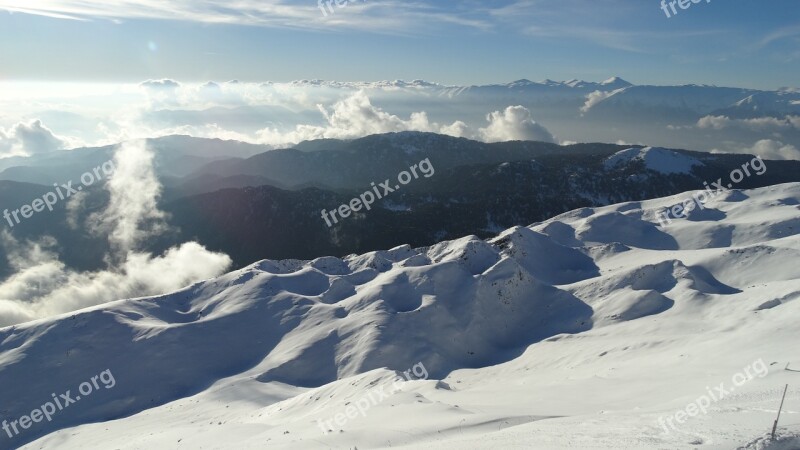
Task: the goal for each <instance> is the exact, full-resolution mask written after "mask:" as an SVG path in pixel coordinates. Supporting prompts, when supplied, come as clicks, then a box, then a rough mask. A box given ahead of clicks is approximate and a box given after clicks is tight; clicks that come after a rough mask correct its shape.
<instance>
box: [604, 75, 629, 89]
mask: <svg viewBox="0 0 800 450" xmlns="http://www.w3.org/2000/svg"><path fill="white" fill-rule="evenodd" d="M600 85H601V86H606V87H610V88H613V89H619V88H621V87H628V86H633V84H631V83H629V82H627V81H625V80H623V79H622V78H620V77H611V78H609V79H607V80H605V81H603V82H601V83H600Z"/></svg>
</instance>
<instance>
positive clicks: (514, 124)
mask: <svg viewBox="0 0 800 450" xmlns="http://www.w3.org/2000/svg"><path fill="white" fill-rule="evenodd" d="M486 120H488V121H489V126H488V127H486V128H481V129H479V130H478V134H479V136H480V138H481V139H482V140H483V141H484V142H503V141H542V142H555V141H556V140H555V138H554V137H553V135H552V134H550V132H549V131H547V128H545V127H543V126H542V125H540V124H538V123H536V121H534V120H533V117H531V112H530V110H528V108H525V107H524V106H509V107H508V108H506V109H505V111H503V112H500V111H495V112H493V113H491V114H489V115H487V116H486Z"/></svg>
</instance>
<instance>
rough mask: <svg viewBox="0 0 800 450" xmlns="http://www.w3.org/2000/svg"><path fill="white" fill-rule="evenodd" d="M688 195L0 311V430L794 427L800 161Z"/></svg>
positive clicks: (514, 437)
mask: <svg viewBox="0 0 800 450" xmlns="http://www.w3.org/2000/svg"><path fill="white" fill-rule="evenodd" d="M696 194H698V192H684V193H681V194H679V195H675V196H671V197H667V198H660V199H654V200H648V201H635V202H625V203H621V204H615V205H609V206H605V207H597V208H580V209H577V210H574V211H570V212H567V213H565V214H561V215H559V216H557V217H554V218H551V219H548V220H545V221H542V222H540V223H537V224H534V225H532V226H530V227H512V228H510V229H508V230H505V231H503V232H501V233H499V234H498V235H496V236H495V237H493V238H491V239H489V240H482V239H479V238H477V237H475V236H467V237H463V238H460V239H456V240H451V241H446V242H440V243H438V244H436V245H432V246H429V247H423V248H412V247H411V246H408V245H405V246H399V247H396V248H393V249H391V250H385V251H372V252H368V253H364V254H361V255H350V256H347V257H344V258H335V257H322V258H317V259H314V260H313V261H298V260H285V261H273V260H265V261H261V262H258V263H256V264H253V265H250V266H248V267H246V268H244V269H242V270H238V271H235V272H232V273H230V274H227V275H224V276H222V277H219V278H217V279H212V280H207V281H204V282H200V283H197V284H195V285H193V286H189V287H187V288H185V289H183V290H180V291H178V292H174V293H171V294H167V295H163V296H159V297H153V298H141V299H132V300H123V301H119V302H115V303H110V304H107V305H103V306H99V307H95V308H90V309H87V310H83V311H79V312H76V313H74V314H68V315H64V316H59V317H54V318H50V319H45V320H40V321H37V322H32V323H28V324H23V325H18V326H13V327H8V328H4V329H0V385H2V386H21V385H24V386H25V389H3V390H0V405H2V408H3V409H2V411H3V417H4V418H11V420H13V419H14V418H18V417H21V416H23V415H25V414H29V413H31V410H32V409H33V408H37V407H38V406H39V405H42V404H43V403H45V402H49V401H51V400H52V398H55V397H56V395H57V394H59V393H63V392H67V391H68V390H69V391H70V392H68V395H71V396H72V397H73V399H74V400H75V402H74V403H71V404H69V405H68V407H67V408H64V409H63V410H58V411H56V412H54V413H53V414H52V415H51V417H50V419H52V420H51V421H47V420H39V421H36V422H34V423H29V424H28V425H29V427H26V429H24V430H22V432H21V433H19V434H18V435H13V436H11V437H9V436H7V435H5V434H0V446H2V448H10V447H16V446H20V445H23V444H26V443H29V445H28V447H27V448H43V447H48V448H49V447H53V446H57V447H58V448H63V449H71V448H82V449H83V448H97V447H98V446H101V445H102V446H103V447H104V448H120V449H125V448H129V449H133V448H176V447H177V448H182V447H186V448H200V447H210V448H222V447H225V448H231V447H235V448H242V449H250V448H252V449H256V448H265V447H269V448H300V447H302V448H310V449H314V448H320V449H322V448H331V447H341V448H345V447H352V446H353V445H357V446H359V447H361V448H388V447H402V446H410V447H413V448H423V447H424V448H468V449H470V448H490V447H497V448H513V447H515V446H516V447H519V446H523V447H526V448H530V447H534V448H590V447H591V448H597V449H618V448H620V446H624V447H626V448H680V449H683V448H687V449H688V448H697V447H698V446H702V448H708V449H729V448H735V447H740V448H747V449H756V448H769V449H777V448H797V446H798V445H800V428H799V427H798V426H797V424H796V423H795V421H793V420H792V419H791V417H792V414H793V413H792V411H794V407H793V406H791V405H795V404H796V402H797V401H798V400H800V390H798V389H797V387H792V388H791V389H790V391H789V395H788V397H787V402H786V407H787V411H785V412H786V415H785V416H784V418H782V421H781V429H780V431H779V436H780V441H779V442H772V443H770V442H769V439H768V438H764V437H763V436H764V434H765V433H767V432H768V431H769V428H770V425H771V423H772V420H773V419H774V416H775V409H776V406H777V404H778V402H779V400H780V394H781V393H782V390H783V386H784V384H786V383H792V384H793V383H794V381H795V380H796V377H795V374H794V373H792V372H791V371H788V370H785V368H790V367H791V368H798V367H800V360H799V359H798V358H797V354H796V352H795V349H794V348H793V347H792V346H791V345H788V344H789V343H791V342H794V341H796V339H797V337H798V336H800V325H798V322H797V320H796V317H797V314H800V281H798V280H800V267H799V266H798V265H797V264H795V262H796V261H797V260H798V258H800V235H798V230H800V183H791V184H782V185H776V186H770V187H765V188H761V189H755V190H743V191H740V190H733V191H729V192H727V193H725V194H724V195H719V196H717V197H715V198H714V199H712V200H710V201H709V202H708V203H707V204H706V205H705V210H699V209H698V210H696V213H692V214H691V215H690V216H689V217H688V218H686V219H683V220H676V221H675V222H674V223H672V224H670V225H668V226H662V225H661V224H660V222H659V220H658V219H657V217H656V216H657V214H658V212H659V211H662V210H663V209H665V208H670V207H671V206H673V205H675V204H676V203H680V202H682V201H683V200H684V199H687V198H691V197H692V196H693V195H696ZM709 211H710V212H713V214H709V213H708V212H709ZM265 237H266V238H269V236H268V235H267V236H265ZM56 368H57V370H58V373H59V376H58V377H57V378H54V377H53V376H52V371H53V370H56ZM98 380H100V381H101V382H100V383H98ZM393 380H394V383H393V382H392V381H393ZM399 380H403V381H399ZM92 382H94V384H95V386H94V387H93V386H92ZM712 386H713V387H715V389H716V387H721V388H722V390H723V391H724V394H719V395H717V396H715V397H714V400H713V401H712V400H711V399H710V398H708V395H709V394H710V393H712V391H711V387H712ZM51 393H52V395H51ZM81 394H82V395H81ZM704 396H705V398H706V399H707V400H708V402H707V403H706V402H703V403H700V400H699V398H702V397H704ZM719 396H721V398H718V397H719ZM78 397H80V399H79V400H78ZM695 402H697V403H695ZM698 404H701V405H703V406H702V411H703V413H700V411H699V408H698V407H697V405H698ZM687 405H695V407H694V412H693V413H690V414H686V413H685V411H690V407H689V406H687ZM54 408H55V407H54ZM679 411H684V414H683V415H684V418H683V419H680V420H678V421H676V420H675V418H676V417H679V416H678V415H677V413H678V412H679ZM786 416H788V419H787V418H785V417H786ZM40 419H41V415H40ZM665 419H669V420H668V421H667V420H665ZM101 420H102V421H104V422H101V423H96V422H99V421H101ZM669 424H671V427H674V428H671V427H670V425H669ZM101 443H102V444H101Z"/></svg>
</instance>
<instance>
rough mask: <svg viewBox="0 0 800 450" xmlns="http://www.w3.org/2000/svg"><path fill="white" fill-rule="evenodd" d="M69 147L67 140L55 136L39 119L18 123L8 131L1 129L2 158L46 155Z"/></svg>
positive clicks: (0, 153)
mask: <svg viewBox="0 0 800 450" xmlns="http://www.w3.org/2000/svg"><path fill="white" fill-rule="evenodd" d="M68 145H69V144H68V142H67V139H64V138H61V137H58V136H56V135H55V134H53V132H52V131H51V130H50V129H49V128H47V127H46V126H44V124H42V121H41V120H39V119H36V120H32V121H29V122H20V123H17V124H16V125H14V126H12V127H11V128H10V129H9V130H7V131H4V130H3V129H0V157H7V156H29V155H33V154H36V153H46V152H51V151H54V150H61V149H64V148H66V147H67V146H68Z"/></svg>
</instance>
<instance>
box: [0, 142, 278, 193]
mask: <svg viewBox="0 0 800 450" xmlns="http://www.w3.org/2000/svg"><path fill="white" fill-rule="evenodd" d="M145 142H146V143H147V145H148V147H149V148H151V149H152V150H153V152H154V153H155V168H156V172H157V173H158V175H160V176H162V177H184V176H187V175H189V174H191V173H192V172H193V171H195V170H197V169H199V168H200V167H203V166H205V165H207V164H209V163H210V162H212V161H216V160H220V159H228V158H232V157H241V158H246V157H249V156H252V155H255V154H259V153H262V152H265V151H267V150H270V149H271V147H267V146H262V145H253V144H247V143H244V142H238V141H223V140H220V139H202V138H194V137H190V136H165V137H161V138H155V139H146V140H145ZM115 147H116V146H114V145H108V146H104V147H86V148H78V149H74V150H60V151H54V152H49V153H42V154H35V155H33V156H30V157H26V158H20V157H15V158H7V159H0V180H7V181H17V182H21V183H33V184H41V185H45V186H51V185H52V184H53V183H66V182H68V181H69V180H73V181H74V182H75V183H76V184H77V180H79V179H80V177H81V175H83V174H84V173H86V172H87V171H88V172H91V171H92V169H94V168H95V167H100V166H101V165H102V164H104V163H106V162H108V161H110V160H111V159H112V158H113V155H114V151H115Z"/></svg>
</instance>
